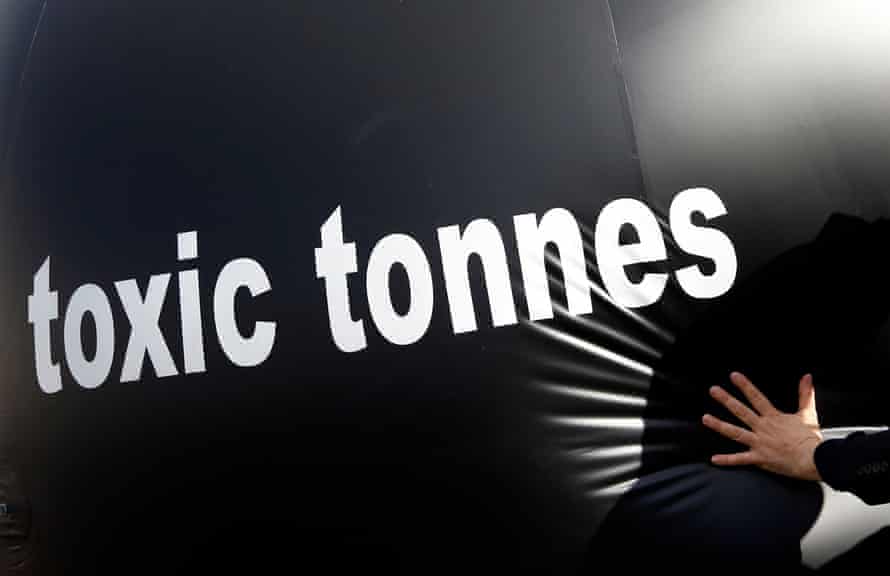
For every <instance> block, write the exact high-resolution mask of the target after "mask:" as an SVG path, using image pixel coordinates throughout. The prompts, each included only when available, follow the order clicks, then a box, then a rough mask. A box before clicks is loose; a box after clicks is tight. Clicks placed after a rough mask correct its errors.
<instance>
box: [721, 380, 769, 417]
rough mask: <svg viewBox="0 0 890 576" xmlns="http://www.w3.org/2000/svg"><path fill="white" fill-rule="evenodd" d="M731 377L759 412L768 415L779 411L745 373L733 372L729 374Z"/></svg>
mask: <svg viewBox="0 0 890 576" xmlns="http://www.w3.org/2000/svg"><path fill="white" fill-rule="evenodd" d="M729 379H730V380H732V383H733V384H735V386H736V388H738V389H739V390H741V391H742V394H744V395H745V398H747V399H748V402H750V403H751V406H753V407H754V409H755V410H757V412H758V414H760V415H762V416H766V415H769V414H775V413H777V412H778V410H776V409H775V407H773V404H772V402H770V401H769V400H768V399H767V397H766V396H764V395H763V393H762V392H761V391H760V390H758V389H757V386H755V385H754V383H753V382H751V381H750V380H748V378H747V377H746V376H745V375H744V374H742V373H740V372H733V373H732V374H730V375H729Z"/></svg>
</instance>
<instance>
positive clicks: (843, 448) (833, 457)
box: [814, 430, 890, 504]
mask: <svg viewBox="0 0 890 576" xmlns="http://www.w3.org/2000/svg"><path fill="white" fill-rule="evenodd" d="M814 457H815V461H816V469H817V470H819V474H820V475H821V476H822V479H823V480H824V481H825V482H826V483H827V484H828V485H829V486H831V487H832V488H834V489H835V490H840V491H843V492H852V493H853V494H855V495H856V496H858V497H859V498H861V499H862V500H863V501H864V502H865V503H867V504H883V503H887V502H890V430H888V431H884V432H877V433H874V434H866V433H864V432H854V433H853V434H850V435H849V436H847V437H846V438H840V439H834V440H826V441H825V442H822V444H820V445H819V446H818V447H817V448H816V453H815V456H814Z"/></svg>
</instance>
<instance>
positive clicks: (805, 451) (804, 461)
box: [798, 437, 822, 482]
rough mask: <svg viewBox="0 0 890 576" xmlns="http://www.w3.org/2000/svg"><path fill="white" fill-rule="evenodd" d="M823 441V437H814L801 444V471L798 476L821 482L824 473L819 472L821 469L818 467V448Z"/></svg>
mask: <svg viewBox="0 0 890 576" xmlns="http://www.w3.org/2000/svg"><path fill="white" fill-rule="evenodd" d="M821 443H822V438H819V437H813V438H812V439H808V440H806V441H804V443H803V444H802V445H801V462H800V471H799V472H800V473H799V474H798V477H799V478H801V479H803V480H811V481H814V482H819V481H821V480H822V475H821V474H820V473H819V469H818V468H817V467H816V448H818V447H819V445H820V444H821Z"/></svg>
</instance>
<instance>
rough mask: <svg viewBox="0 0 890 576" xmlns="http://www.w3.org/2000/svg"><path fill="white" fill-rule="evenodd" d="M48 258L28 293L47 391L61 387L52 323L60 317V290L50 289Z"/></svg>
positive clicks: (39, 381)
mask: <svg viewBox="0 0 890 576" xmlns="http://www.w3.org/2000/svg"><path fill="white" fill-rule="evenodd" d="M49 269H50V264H49V257H48V256H47V258H46V260H44V261H43V264H42V265H41V266H40V270H38V271H37V274H35V275H34V293H33V294H31V295H30V296H28V323H30V324H33V325H34V362H35V364H36V365H37V384H38V385H39V386H40V388H41V390H43V391H44V392H46V393H47V394H52V393H54V392H58V391H59V390H61V389H62V376H61V373H60V371H59V364H58V363H53V356H52V343H51V342H50V322H52V321H53V320H57V319H58V318H59V293H58V292H50V289H49Z"/></svg>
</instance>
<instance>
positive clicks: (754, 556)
mask: <svg viewBox="0 0 890 576" xmlns="http://www.w3.org/2000/svg"><path fill="white" fill-rule="evenodd" d="M888 245H890V222H888V221H885V220H878V221H875V222H866V221H865V220H862V219H859V218H855V217H851V216H843V215H833V216H831V218H829V220H828V222H827V223H826V224H825V226H824V227H823V229H822V230H821V231H820V233H819V234H818V236H817V237H816V238H815V239H814V240H813V241H811V242H809V243H807V244H804V245H801V246H797V247H795V248H793V249H791V250H789V251H787V252H785V253H783V254H781V255H780V256H778V257H777V258H775V259H774V260H772V261H771V262H770V263H769V264H767V265H766V266H764V267H763V268H762V269H760V270H759V271H757V272H755V273H754V274H753V275H752V276H750V277H749V278H747V279H746V280H745V281H743V282H740V283H738V284H737V285H736V286H735V287H734V288H733V290H732V291H731V292H730V293H729V294H728V295H726V296H725V297H723V298H721V299H720V300H718V301H716V302H715V303H714V304H713V305H712V306H711V307H710V308H709V309H708V310H707V312H706V313H704V314H702V315H700V317H699V318H698V319H697V320H696V321H695V322H694V323H693V324H692V325H691V326H690V327H689V329H688V330H687V331H686V332H685V333H684V334H683V335H682V336H681V337H679V338H678V339H677V341H676V342H675V344H674V345H673V346H672V347H671V349H670V350H669V351H668V352H667V353H666V354H665V355H664V356H663V357H662V358H661V359H660V361H659V364H658V365H657V370H656V377H655V378H654V380H653V383H652V386H651V390H650V393H649V394H648V405H647V409H646V411H645V413H644V421H645V422H646V428H645V433H644V436H643V450H644V451H643V456H642V473H641V476H640V478H641V479H640V481H639V482H638V483H636V484H635V486H634V487H633V488H632V489H631V490H630V491H629V492H628V493H627V494H626V495H625V496H623V497H622V498H621V499H620V500H619V502H618V503H617V505H616V506H615V507H614V508H613V509H612V511H611V512H610V513H609V516H608V517H607V519H606V521H605V523H604V524H603V526H602V527H601V529H600V530H599V532H598V534H597V536H596V537H595V538H594V540H593V542H592V545H591V547H590V550H589V554H588V564H589V568H594V567H596V566H602V565H604V563H606V562H610V561H614V562H616V563H617V564H619V565H625V566H636V567H640V566H656V565H657V566H660V567H665V566H670V567H678V568H696V567H701V568H704V567H711V568H714V569H721V570H723V569H725V568H726V567H727V565H729V568H730V569H733V568H742V567H744V566H745V565H747V564H749V563H750V564H752V565H754V564H756V565H760V566H762V565H764V563H765V562H767V563H769V565H770V567H771V568H774V567H783V568H786V569H801V570H803V568H801V567H800V539H801V537H802V536H803V535H804V534H805V533H806V531H807V530H808V529H809V528H810V526H811V525H812V524H813V522H814V521H815V519H816V517H817V515H818V513H819V510H820V507H821V490H820V488H819V486H818V485H817V484H816V483H812V482H810V483H807V482H802V481H797V480H790V479H786V478H780V477H777V476H774V475H771V474H768V473H766V472H763V471H760V470H757V469H751V468H747V469H718V468H715V467H713V466H711V465H710V464H709V458H710V456H711V455H712V454H715V453H730V452H739V451H743V450H744V447H743V446H741V445H738V444H734V443H732V442H730V441H728V440H726V439H724V438H721V437H720V436H719V435H717V434H715V433H713V432H711V431H710V430H707V429H706V428H704V427H703V426H702V425H700V421H701V416H702V414H704V413H706V412H710V413H712V414H714V415H716V416H718V417H719V418H721V419H724V420H727V421H734V417H733V416H732V415H731V414H729V413H728V412H726V411H724V410H723V409H722V408H721V407H719V406H718V405H717V403H716V402H714V401H713V400H712V399H711V398H710V397H709V395H708V388H709V387H710V386H713V385H715V384H719V385H722V386H724V388H726V389H727V390H732V393H734V394H736V393H737V392H736V390H734V389H733V387H732V386H730V385H728V381H729V373H730V372H731V371H733V370H737V371H740V372H742V373H744V374H746V375H747V376H748V377H749V378H751V380H752V381H754V382H756V383H757V386H758V387H759V388H760V389H761V390H762V391H763V392H764V393H765V394H766V396H767V397H768V398H770V399H771V400H772V402H773V404H774V405H775V406H776V407H777V408H778V409H780V410H782V411H786V412H795V411H796V410H797V401H798V398H797V384H798V382H799V380H800V378H801V376H802V375H803V374H805V373H811V374H813V377H814V382H815V385H816V389H817V402H818V410H819V414H820V418H821V423H822V426H826V427H828V426H842V425H870V424H872V425H873V424H880V423H882V422H883V421H882V419H881V418H882V416H883V415H884V414H886V410H887V406H888V392H887V391H888V387H887V386H886V385H885V381H886V375H883V376H882V375H881V372H882V369H881V366H880V363H879V362H876V361H875V357H874V355H873V353H872V350H873V348H874V346H873V345H874V342H875V340H876V336H877V334H878V331H879V330H880V329H881V327H882V325H883V324H884V322H885V320H886V319H887V316H888V313H890V297H888V294H890V290H888V288H890V284H888V276H887V273H886V264H885V262H886V258H887V253H886V248H887V246H888ZM739 397H740V399H741V396H740V395H739ZM742 400H743V399H742ZM665 421H671V422H676V421H680V422H685V423H688V426H685V427H684V426H673V425H664V422H665ZM665 444H675V445H677V444H678V445H679V446H680V448H679V449H678V450H670V451H665V450H660V449H658V447H659V446H663V445H665Z"/></svg>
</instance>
